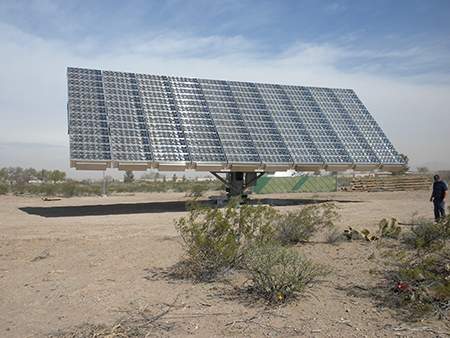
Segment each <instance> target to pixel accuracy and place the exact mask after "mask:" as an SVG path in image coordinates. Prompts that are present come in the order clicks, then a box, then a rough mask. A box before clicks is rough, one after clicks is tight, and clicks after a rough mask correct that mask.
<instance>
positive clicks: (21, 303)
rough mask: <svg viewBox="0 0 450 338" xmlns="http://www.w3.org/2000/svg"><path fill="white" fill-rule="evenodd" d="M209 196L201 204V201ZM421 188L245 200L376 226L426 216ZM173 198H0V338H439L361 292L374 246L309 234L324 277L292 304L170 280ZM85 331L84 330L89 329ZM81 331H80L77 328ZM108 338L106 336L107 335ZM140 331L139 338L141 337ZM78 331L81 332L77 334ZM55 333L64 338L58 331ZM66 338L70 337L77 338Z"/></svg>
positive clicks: (438, 326) (174, 242)
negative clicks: (322, 207)
mask: <svg viewBox="0 0 450 338" xmlns="http://www.w3.org/2000/svg"><path fill="white" fill-rule="evenodd" d="M209 195H211V193H210V194H205V196H204V197H203V199H205V200H208V196H209ZM429 196H430V191H427V190H420V191H404V192H352V191H340V192H334V193H315V194H313V193H301V194H300V193H286V194H274V195H251V199H252V201H255V200H257V199H261V200H262V202H263V203H270V204H273V205H275V206H274V207H275V208H277V209H278V210H280V211H282V212H285V211H287V210H295V209H296V208H300V207H301V206H300V205H301V204H302V203H306V202H307V201H310V200H318V201H328V202H330V203H333V204H334V205H335V206H336V207H337V210H338V212H339V213H340V215H341V219H340V220H339V221H338V222H336V227H337V228H338V229H340V230H344V229H345V228H347V227H348V226H352V227H355V228H357V229H364V228H366V229H368V230H369V231H370V232H371V233H375V232H376V230H378V224H379V222H380V220H381V219H383V218H386V219H390V218H393V217H394V218H396V219H397V220H398V222H399V223H400V225H401V226H402V227H403V228H404V230H405V231H408V230H409V229H410V224H411V218H412V217H413V215H414V214H417V216H416V217H424V218H426V219H428V220H432V219H433V213H432V204H431V203H430V202H429ZM188 199H189V197H187V196H186V195H185V194H184V193H154V194H145V193H139V194H117V195H111V196H107V197H100V196H96V197H73V198H61V199H59V200H52V201H44V200H43V199H42V198H40V197H38V196H24V195H22V196H13V195H2V196H0V337H49V336H54V335H56V334H61V333H64V332H65V333H70V332H83V331H82V330H87V328H88V327H93V326H95V327H100V326H103V327H104V328H110V330H109V331H108V332H109V333H105V332H107V331H104V334H105V335H100V334H98V335H97V337H106V336H108V337H120V335H119V334H117V335H115V334H114V330H112V329H111V328H114V327H118V325H122V326H123V325H135V327H138V326H139V328H140V329H141V332H144V333H145V334H148V337H185V336H197V337H275V336H277V337H318V338H320V337H427V338H428V337H447V334H448V333H449V332H450V328H449V327H448V326H447V320H445V319H444V320H442V319H439V318H436V317H431V318H424V319H423V320H421V321H413V320H408V318H407V317H406V318H405V317H404V316H401V315H400V314H399V311H398V309H395V308H389V307H386V306H383V305H382V304H380V303H379V302H378V301H377V300H375V299H374V298H373V297H372V296H371V295H370V292H369V291H370V289H371V288H372V287H374V286H375V285H376V284H377V283H378V281H377V280H376V279H375V278H374V277H372V276H371V275H370V274H369V269H370V266H371V263H370V261H369V260H368V257H369V256H370V255H371V254H372V253H373V252H377V246H376V244H375V243H370V242H358V241H347V240H345V241H340V242H336V243H333V244H329V243H326V242H324V240H323V236H320V235H319V236H317V237H316V238H314V239H313V240H312V241H311V243H307V244H300V245H298V246H297V247H296V249H298V250H299V251H301V252H303V253H305V254H306V255H307V256H308V257H311V258H313V259H314V260H315V261H316V262H319V263H327V264H329V265H330V266H331V267H332V269H333V273H332V274H331V275H329V276H327V277H326V278H323V280H322V281H321V282H320V283H318V284H314V285H313V286H312V287H310V288H309V289H308V290H307V292H304V293H302V294H300V295H299V296H298V298H297V299H296V300H295V301H291V302H282V301H280V303H279V304H272V305H268V304H267V303H265V302H263V301H258V300H255V299H254V298H250V297H248V295H247V294H246V292H244V291H245V290H244V289H243V288H242V284H241V283H242V279H240V278H239V277H238V276H236V278H234V277H233V275H230V276H228V279H227V281H216V282H214V283H212V282H211V283H203V282H195V281H192V280H189V279H182V278H177V276H176V275H174V274H173V273H172V271H173V270H174V269H173V268H174V266H176V264H177V263H178V262H179V261H180V260H181V258H182V257H183V254H184V251H183V248H182V243H181V240H180V238H179V236H178V234H177V232H176V230H175V227H174V220H178V219H179V218H180V217H182V216H185V215H187V213H186V209H185V202H186V200H188ZM89 325H91V326H89ZM86 332H87V331H86ZM108 334H109V335H108ZM145 334H144V336H145ZM86 335H87V333H86ZM67 337H72V336H71V335H67ZM77 337H78V336H77Z"/></svg>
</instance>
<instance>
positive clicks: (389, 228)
mask: <svg viewBox="0 0 450 338" xmlns="http://www.w3.org/2000/svg"><path fill="white" fill-rule="evenodd" d="M401 232H402V227H401V226H399V225H398V222H397V220H396V219H395V218H391V219H390V220H389V221H387V220H386V219H385V218H384V219H382V220H381V221H380V230H379V231H378V233H379V235H380V237H392V238H399V237H400V234H401Z"/></svg>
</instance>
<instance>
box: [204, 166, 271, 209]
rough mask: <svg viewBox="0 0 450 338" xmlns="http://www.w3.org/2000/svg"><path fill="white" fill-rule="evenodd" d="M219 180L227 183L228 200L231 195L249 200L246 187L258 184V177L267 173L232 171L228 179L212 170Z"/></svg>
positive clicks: (228, 174)
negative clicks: (245, 192)
mask: <svg viewBox="0 0 450 338" xmlns="http://www.w3.org/2000/svg"><path fill="white" fill-rule="evenodd" d="M211 174H213V175H214V176H215V177H216V178H217V179H218V180H220V181H221V182H222V183H223V184H225V185H226V186H227V187H228V188H227V192H228V194H227V200H228V199H229V198H230V197H237V196H241V198H242V200H243V202H246V201H247V195H246V194H244V191H245V189H247V188H248V187H252V186H255V185H256V182H257V181H258V178H260V177H262V176H264V175H265V174H266V173H265V172H262V173H255V172H248V173H244V172H230V173H227V179H226V180H225V179H223V178H222V177H220V176H219V174H218V173H215V172H212V171H211Z"/></svg>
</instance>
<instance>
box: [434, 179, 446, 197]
mask: <svg viewBox="0 0 450 338" xmlns="http://www.w3.org/2000/svg"><path fill="white" fill-rule="evenodd" d="M446 190H447V185H446V184H445V182H444V181H439V182H434V183H433V197H434V198H435V199H437V200H443V199H444V196H445V191H446Z"/></svg>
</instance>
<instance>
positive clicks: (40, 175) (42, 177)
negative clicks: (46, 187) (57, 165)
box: [36, 169, 51, 182]
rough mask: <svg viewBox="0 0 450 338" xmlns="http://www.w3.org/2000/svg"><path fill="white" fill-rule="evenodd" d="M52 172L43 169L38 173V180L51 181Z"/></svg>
mask: <svg viewBox="0 0 450 338" xmlns="http://www.w3.org/2000/svg"><path fill="white" fill-rule="evenodd" d="M50 174H51V171H50V170H46V169H42V170H40V171H38V172H37V173H36V178H37V179H38V180H39V181H41V182H47V181H50Z"/></svg>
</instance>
